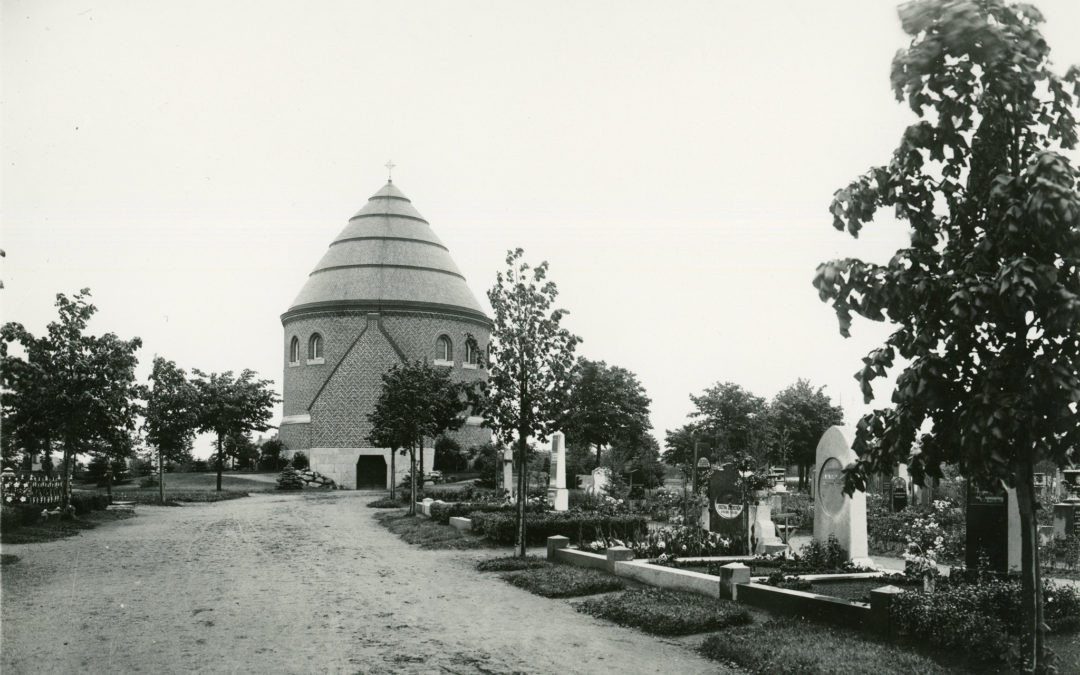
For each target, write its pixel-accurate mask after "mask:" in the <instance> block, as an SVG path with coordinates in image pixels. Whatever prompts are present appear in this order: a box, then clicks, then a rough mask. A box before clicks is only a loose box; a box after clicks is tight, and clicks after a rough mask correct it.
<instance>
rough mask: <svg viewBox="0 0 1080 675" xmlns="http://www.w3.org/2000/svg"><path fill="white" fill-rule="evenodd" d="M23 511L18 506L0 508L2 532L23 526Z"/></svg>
mask: <svg viewBox="0 0 1080 675" xmlns="http://www.w3.org/2000/svg"><path fill="white" fill-rule="evenodd" d="M22 519H23V516H22V511H21V510H20V509H19V507H17V506H0V531H3V532H7V531H9V530H14V529H15V528H17V527H19V526H20V525H22Z"/></svg>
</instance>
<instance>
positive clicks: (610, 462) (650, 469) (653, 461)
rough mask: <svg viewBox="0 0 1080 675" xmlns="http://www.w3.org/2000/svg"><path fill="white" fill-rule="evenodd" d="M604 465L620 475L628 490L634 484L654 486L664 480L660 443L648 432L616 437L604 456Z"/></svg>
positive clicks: (645, 486)
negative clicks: (630, 436) (632, 436)
mask: <svg viewBox="0 0 1080 675" xmlns="http://www.w3.org/2000/svg"><path fill="white" fill-rule="evenodd" d="M604 466H607V467H608V468H609V469H611V472H612V474H613V475H620V476H622V477H623V479H624V480H625V481H626V483H627V486H628V489H629V490H630V491H632V490H633V488H634V486H640V487H643V488H654V487H657V486H658V485H661V484H662V483H663V482H664V466H663V464H661V462H660V444H659V443H657V442H656V439H655V438H653V437H652V435H651V434H648V433H643V434H641V435H639V436H638V437H636V438H619V439H617V440H616V441H615V442H614V443H613V444H612V445H611V449H610V451H609V452H608V453H607V454H606V455H605V457H604Z"/></svg>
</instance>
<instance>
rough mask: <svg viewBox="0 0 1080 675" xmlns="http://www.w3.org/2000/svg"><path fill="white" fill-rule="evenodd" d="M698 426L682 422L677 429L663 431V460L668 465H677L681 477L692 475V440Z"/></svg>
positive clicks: (687, 477)
mask: <svg viewBox="0 0 1080 675" xmlns="http://www.w3.org/2000/svg"><path fill="white" fill-rule="evenodd" d="M697 433H698V427H697V425H695V424H684V425H682V426H681V427H679V428H678V429H675V430H668V431H666V432H665V433H664V447H665V448H666V450H664V454H663V460H664V462H665V463H667V464H668V465H669V466H677V467H679V469H680V470H681V471H682V474H683V478H686V479H689V478H690V477H691V476H693V466H694V441H695V438H696V434H697Z"/></svg>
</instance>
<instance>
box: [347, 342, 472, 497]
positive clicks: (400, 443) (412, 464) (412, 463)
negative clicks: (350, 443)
mask: <svg viewBox="0 0 1080 675" xmlns="http://www.w3.org/2000/svg"><path fill="white" fill-rule="evenodd" d="M382 380H383V386H382V391H381V392H380V393H379V399H378V401H376V402H375V408H374V410H372V412H371V413H370V414H369V415H368V420H369V421H370V422H371V432H370V433H369V434H368V440H369V441H371V442H372V443H374V444H375V445H376V446H377V447H383V448H386V447H389V448H390V456H391V458H392V457H393V456H394V455H395V454H396V452H397V449H398V448H405V449H407V450H408V451H409V483H410V485H409V487H410V489H411V494H412V495H415V494H416V478H417V463H416V453H417V451H419V452H420V453H421V454H422V453H423V451H424V439H425V438H432V439H434V438H435V437H437V436H438V435H440V434H441V433H443V432H444V431H447V430H453V429H459V428H461V425H462V424H464V422H465V413H466V411H467V410H468V409H469V397H468V395H467V390H468V389H469V388H470V385H466V384H464V383H459V382H453V381H451V379H450V371H449V370H448V369H446V368H438V367H435V366H433V365H431V364H430V363H428V362H427V361H420V360H417V361H406V362H404V363H397V364H394V365H393V366H392V367H391V368H390V370H389V371H387V372H386V373H384V374H383V377H382ZM393 471H394V469H393V465H391V475H394V473H393ZM396 482H397V477H396V475H395V476H394V480H393V481H392V483H396ZM409 514H410V515H416V500H415V499H410V500H409Z"/></svg>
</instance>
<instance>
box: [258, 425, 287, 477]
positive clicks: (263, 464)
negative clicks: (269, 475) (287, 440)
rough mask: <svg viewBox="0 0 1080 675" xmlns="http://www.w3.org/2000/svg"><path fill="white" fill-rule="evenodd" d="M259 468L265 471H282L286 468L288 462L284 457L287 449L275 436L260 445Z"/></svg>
mask: <svg viewBox="0 0 1080 675" xmlns="http://www.w3.org/2000/svg"><path fill="white" fill-rule="evenodd" d="M258 446H259V468H260V469H262V470H263V471H281V470H282V469H283V468H285V464H286V461H285V459H284V458H283V457H282V455H283V454H284V452H285V450H286V448H285V444H284V443H282V442H281V439H280V438H278V437H277V435H276V434H275V435H274V436H273V437H271V438H268V439H266V440H264V441H261V442H260V443H259V444H258Z"/></svg>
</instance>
